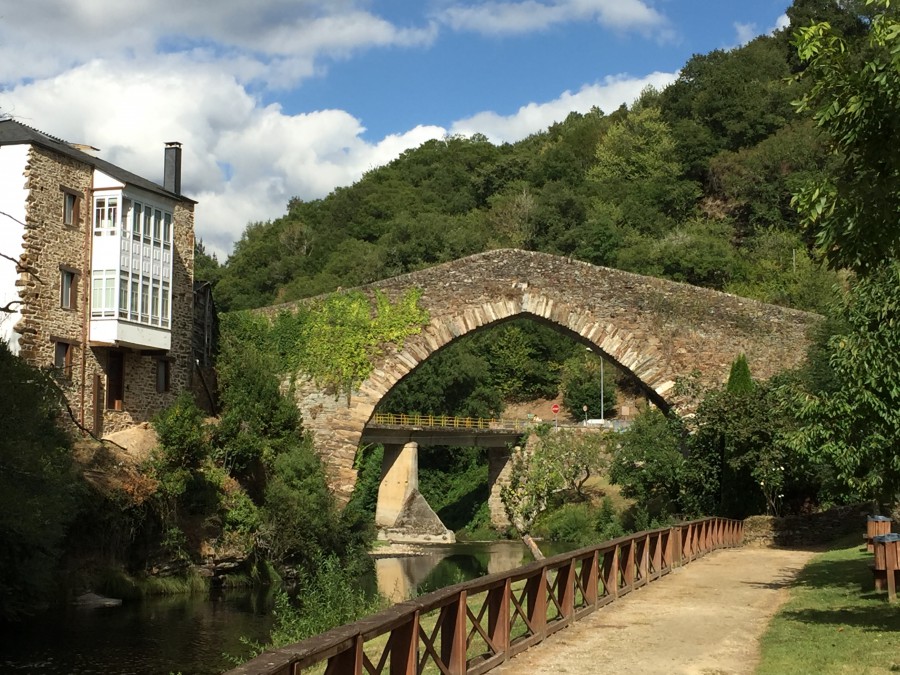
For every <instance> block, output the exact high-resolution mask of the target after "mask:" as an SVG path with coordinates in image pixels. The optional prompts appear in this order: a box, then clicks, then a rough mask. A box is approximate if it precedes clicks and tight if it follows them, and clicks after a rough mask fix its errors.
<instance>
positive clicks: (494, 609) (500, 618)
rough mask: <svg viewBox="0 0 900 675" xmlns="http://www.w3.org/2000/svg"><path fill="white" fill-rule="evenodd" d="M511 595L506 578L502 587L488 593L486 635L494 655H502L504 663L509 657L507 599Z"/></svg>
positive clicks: (510, 587)
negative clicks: (492, 646)
mask: <svg viewBox="0 0 900 675" xmlns="http://www.w3.org/2000/svg"><path fill="white" fill-rule="evenodd" d="M510 595H512V582H510V580H509V578H507V579H506V580H505V581H504V582H503V585H502V586H497V587H496V588H492V589H491V590H489V591H488V598H487V602H488V635H490V636H491V642H492V643H493V645H494V650H495V653H497V654H504V657H503V660H504V661H505V660H506V659H507V658H508V655H509V622H510V617H509V604H510V603H509V598H510Z"/></svg>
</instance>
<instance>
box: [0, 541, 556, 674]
mask: <svg viewBox="0 0 900 675" xmlns="http://www.w3.org/2000/svg"><path fill="white" fill-rule="evenodd" d="M542 547H543V548H544V553H546V554H547V555H551V554H554V553H559V552H561V551H563V550H566V548H567V547H564V546H549V545H542ZM531 560H532V558H531V555H530V554H529V553H528V549H527V548H526V547H525V546H524V545H523V544H521V543H520V542H518V541H498V542H479V543H457V544H446V545H431V546H428V547H426V548H425V555H422V556H411V557H403V558H386V559H382V560H378V561H376V572H377V582H376V579H364V580H362V581H363V583H364V584H366V585H367V587H369V588H373V587H374V586H375V584H376V583H377V587H378V588H379V589H380V590H381V591H382V592H383V593H384V594H385V595H386V596H388V597H389V598H391V599H392V600H394V601H400V600H406V599H409V598H412V597H415V596H417V595H422V594H424V593H429V592H431V591H433V590H436V589H438V588H442V587H444V586H448V585H451V584H455V583H459V582H462V581H468V580H469V579H474V578H477V577H480V576H484V575H485V574H492V573H495V572H503V571H506V570H509V569H513V568H515V567H518V566H520V565H523V564H527V563H529V562H531ZM271 610H272V594H271V592H270V591H266V590H263V591H260V592H250V591H246V590H225V591H220V592H218V593H215V594H211V595H177V596H167V597H160V598H148V599H145V600H143V601H141V602H136V603H126V604H124V605H122V606H121V607H110V608H104V609H93V610H90V609H80V608H76V607H62V608H57V609H55V610H53V611H51V612H48V613H47V614H45V615H43V616H40V617H35V618H34V619H32V620H30V621H27V622H25V623H23V624H18V625H13V626H4V625H0V673H36V674H37V675H63V674H66V675H68V674H70V673H78V674H86V675H92V674H94V673H98V674H99V673H121V674H124V675H130V674H134V675H138V674H140V675H145V674H146V675H156V674H162V675H165V674H167V673H177V672H181V673H184V675H188V674H197V675H212V674H213V673H221V672H222V671H224V670H226V669H227V668H229V667H230V665H231V664H230V661H229V660H228V659H227V658H226V657H225V656H224V654H232V655H235V656H245V655H246V653H247V650H246V648H245V647H244V646H243V645H242V644H241V640H240V639H241V636H246V637H248V638H249V639H251V640H256V641H260V642H265V641H266V640H267V639H268V635H269V631H270V630H271V626H272V613H271Z"/></svg>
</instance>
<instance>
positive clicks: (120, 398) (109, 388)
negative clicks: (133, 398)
mask: <svg viewBox="0 0 900 675" xmlns="http://www.w3.org/2000/svg"><path fill="white" fill-rule="evenodd" d="M124 401H125V354H124V353H122V352H114V351H111V352H109V357H108V358H107V360H106V408H107V409H108V410H124Z"/></svg>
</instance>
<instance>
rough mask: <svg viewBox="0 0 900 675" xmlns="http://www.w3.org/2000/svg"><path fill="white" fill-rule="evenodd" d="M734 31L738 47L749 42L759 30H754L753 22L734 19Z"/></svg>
mask: <svg viewBox="0 0 900 675" xmlns="http://www.w3.org/2000/svg"><path fill="white" fill-rule="evenodd" d="M734 31H735V34H736V42H737V46H738V47H743V46H744V45H745V44H747V43H748V42H750V40H752V39H753V38H755V37H756V36H757V35H759V32H758V31H757V30H756V24H755V23H741V22H740V21H735V22H734Z"/></svg>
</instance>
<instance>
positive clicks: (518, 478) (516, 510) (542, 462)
mask: <svg viewBox="0 0 900 675" xmlns="http://www.w3.org/2000/svg"><path fill="white" fill-rule="evenodd" d="M510 462H512V465H511V467H510V472H509V482H508V483H507V484H506V485H504V486H503V488H502V489H501V490H500V499H501V501H502V502H503V508H504V509H505V510H506V516H507V517H508V518H509V522H510V523H512V526H513V527H514V528H516V530H517V531H518V532H519V536H521V537H522V541H523V542H525V545H526V546H528V549H529V550H530V551H531V553H532V555H534V557H535V558H536V559H537V560H541V559H543V557H544V554H543V553H541V549H540V548H539V547H538V545H537V544H536V543H535V542H534V539H533V538H532V536H531V531H532V528H533V527H534V522H535V520H537V517H538V516H539V515H540V514H541V513H542V512H543V511H544V509H546V508H547V501H548V500H549V499H550V495H552V494H553V493H554V492H556V491H558V490H560V489H561V488H562V478H561V476H560V475H559V472H558V471H557V470H556V466H555V464H554V462H552V461H551V458H550V457H549V456H548V455H547V454H546V453H543V452H541V451H540V446H538V448H537V449H534V448H524V449H523V448H516V449H515V450H514V451H513V454H512V457H511V458H510Z"/></svg>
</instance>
